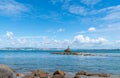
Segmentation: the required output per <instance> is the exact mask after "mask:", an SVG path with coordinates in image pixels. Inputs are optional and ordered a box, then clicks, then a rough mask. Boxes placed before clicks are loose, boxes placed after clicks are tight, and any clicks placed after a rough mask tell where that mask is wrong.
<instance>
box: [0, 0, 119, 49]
mask: <svg viewBox="0 0 120 78" xmlns="http://www.w3.org/2000/svg"><path fill="white" fill-rule="evenodd" d="M0 29H1V30H0V47H1V48H3V47H37V48H66V47H67V46H70V47H71V48H78V49H114V48H117V49H118V48H120V36H119V34H120V0H0Z"/></svg>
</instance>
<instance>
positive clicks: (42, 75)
mask: <svg viewBox="0 0 120 78" xmlns="http://www.w3.org/2000/svg"><path fill="white" fill-rule="evenodd" d="M32 76H33V77H38V78H49V77H50V75H49V74H48V73H47V72H44V71H43V70H36V71H33V72H32Z"/></svg>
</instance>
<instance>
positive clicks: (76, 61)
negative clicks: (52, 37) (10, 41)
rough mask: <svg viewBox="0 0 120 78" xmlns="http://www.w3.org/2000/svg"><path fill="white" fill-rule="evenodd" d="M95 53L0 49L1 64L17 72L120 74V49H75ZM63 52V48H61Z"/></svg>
mask: <svg viewBox="0 0 120 78" xmlns="http://www.w3.org/2000/svg"><path fill="white" fill-rule="evenodd" d="M74 51H76V52H78V51H79V52H88V53H95V54H97V56H75V55H55V54H51V52H57V50H0V64H6V65H8V66H10V67H11V68H12V69H15V70H16V71H17V72H30V71H33V70H37V69H42V70H45V71H47V72H54V71H56V70H63V71H65V72H72V73H75V72H79V71H81V70H86V71H88V72H91V73H92V72H93V73H94V72H97V73H110V74H120V50H74ZM59 52H62V50H59Z"/></svg>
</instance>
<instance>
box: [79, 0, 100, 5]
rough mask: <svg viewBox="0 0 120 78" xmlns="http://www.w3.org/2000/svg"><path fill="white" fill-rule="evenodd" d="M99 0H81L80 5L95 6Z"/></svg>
mask: <svg viewBox="0 0 120 78" xmlns="http://www.w3.org/2000/svg"><path fill="white" fill-rule="evenodd" d="M100 1H101V0H81V2H82V3H84V4H86V5H95V4H97V3H98V2H100Z"/></svg>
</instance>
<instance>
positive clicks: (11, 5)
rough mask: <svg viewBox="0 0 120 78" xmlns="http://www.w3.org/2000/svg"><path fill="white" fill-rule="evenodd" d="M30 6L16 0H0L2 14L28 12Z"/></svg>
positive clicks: (0, 12)
mask: <svg viewBox="0 0 120 78" xmlns="http://www.w3.org/2000/svg"><path fill="white" fill-rule="evenodd" d="M27 11H28V8H27V7H26V6H25V5H23V4H21V3H19V2H16V1H15V0H0V14H3V15H12V16H14V15H19V14H21V13H23V12H27Z"/></svg>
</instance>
